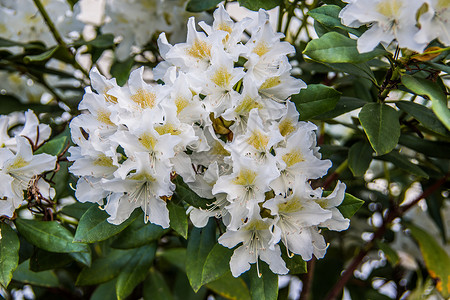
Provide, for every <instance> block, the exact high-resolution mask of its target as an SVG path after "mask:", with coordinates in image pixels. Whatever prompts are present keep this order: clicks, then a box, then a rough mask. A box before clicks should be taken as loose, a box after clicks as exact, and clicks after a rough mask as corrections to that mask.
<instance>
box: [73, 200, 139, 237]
mask: <svg viewBox="0 0 450 300" xmlns="http://www.w3.org/2000/svg"><path fill="white" fill-rule="evenodd" d="M139 212H140V211H139V210H135V211H134V212H133V213H132V214H131V216H130V217H129V218H128V220H126V221H124V222H123V223H122V224H120V225H113V224H111V223H109V222H108V221H107V220H106V219H108V217H109V215H108V213H107V212H105V211H103V210H101V209H99V208H98V206H96V205H94V206H92V207H91V208H89V209H88V210H87V211H86V213H85V214H84V215H83V216H82V217H81V219H80V222H79V223H78V227H77V231H76V232H75V238H74V241H75V242H78V243H95V242H100V241H104V240H106V239H108V238H110V237H112V236H114V235H116V234H118V233H119V232H121V231H122V230H124V229H125V228H126V227H127V226H128V225H130V223H131V222H133V221H134V220H135V219H136V218H137V216H138V215H139Z"/></svg>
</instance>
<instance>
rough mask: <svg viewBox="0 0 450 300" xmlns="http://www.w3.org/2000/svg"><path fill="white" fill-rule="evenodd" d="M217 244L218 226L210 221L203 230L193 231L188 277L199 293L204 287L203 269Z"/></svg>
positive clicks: (188, 253) (188, 255) (190, 241)
mask: <svg viewBox="0 0 450 300" xmlns="http://www.w3.org/2000/svg"><path fill="white" fill-rule="evenodd" d="M215 244H216V226H215V222H214V220H212V219H210V220H209V222H208V224H207V225H206V226H205V227H203V228H197V227H195V228H194V229H192V232H191V235H190V236H189V239H188V244H187V249H186V275H187V277H188V278H189V283H190V284H191V286H192V289H193V290H194V291H195V292H197V291H198V290H199V289H200V287H201V286H202V285H203V267H204V265H205V263H206V259H207V256H208V254H209V252H211V250H212V248H213V247H214V245H215Z"/></svg>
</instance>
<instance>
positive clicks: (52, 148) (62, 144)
mask: <svg viewBox="0 0 450 300" xmlns="http://www.w3.org/2000/svg"><path fill="white" fill-rule="evenodd" d="M68 139H69V138H68V137H67V136H65V135H63V136H60V137H58V138H55V139H51V140H49V141H47V142H46V143H45V144H44V145H42V147H40V148H39V149H37V150H36V152H35V154H39V153H47V154H50V155H55V156H56V155H58V154H60V153H61V152H62V151H63V150H64V148H66V146H67V145H68V144H67V142H68Z"/></svg>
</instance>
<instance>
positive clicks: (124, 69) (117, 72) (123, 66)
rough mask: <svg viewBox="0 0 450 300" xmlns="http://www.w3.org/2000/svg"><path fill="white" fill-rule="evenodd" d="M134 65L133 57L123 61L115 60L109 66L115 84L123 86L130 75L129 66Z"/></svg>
mask: <svg viewBox="0 0 450 300" xmlns="http://www.w3.org/2000/svg"><path fill="white" fill-rule="evenodd" d="M133 65H134V57H129V58H127V59H126V60H124V61H115V62H114V63H113V65H112V66H111V76H112V77H114V78H116V79H117V84H118V85H120V86H123V85H124V84H125V83H126V82H127V80H128V78H129V77H130V73H131V68H132V67H133Z"/></svg>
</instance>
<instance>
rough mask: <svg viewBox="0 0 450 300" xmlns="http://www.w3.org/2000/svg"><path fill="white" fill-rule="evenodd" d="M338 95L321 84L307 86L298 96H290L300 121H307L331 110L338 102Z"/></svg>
mask: <svg viewBox="0 0 450 300" xmlns="http://www.w3.org/2000/svg"><path fill="white" fill-rule="evenodd" d="M339 96H340V93H339V92H338V91H336V90H335V89H333V88H331V87H328V86H325V85H323V84H309V85H308V87H307V88H306V89H304V90H301V91H300V93H299V94H296V95H293V96H292V102H294V103H295V106H296V107H297V110H298V112H299V114H300V120H308V119H311V118H312V117H314V116H317V115H319V114H322V113H324V112H327V111H330V110H332V109H333V108H334V107H335V106H336V103H337V102H338V101H339Z"/></svg>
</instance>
